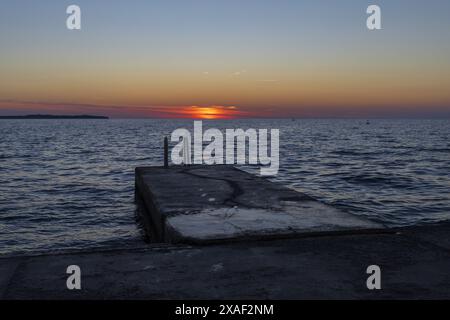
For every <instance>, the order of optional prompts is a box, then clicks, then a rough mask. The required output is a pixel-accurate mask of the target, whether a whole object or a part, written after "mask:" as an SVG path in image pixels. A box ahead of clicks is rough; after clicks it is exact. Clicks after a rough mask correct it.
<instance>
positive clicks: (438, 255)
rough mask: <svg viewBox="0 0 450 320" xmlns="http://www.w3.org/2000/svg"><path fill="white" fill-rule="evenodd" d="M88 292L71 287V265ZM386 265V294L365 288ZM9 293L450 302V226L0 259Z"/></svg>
mask: <svg viewBox="0 0 450 320" xmlns="http://www.w3.org/2000/svg"><path fill="white" fill-rule="evenodd" d="M71 264H77V265H79V266H80V267H81V270H82V290H81V291H69V290H67V289H66V277H67V275H66V273H65V271H66V268H67V266H68V265H71ZM372 264H376V265H379V266H380V267H381V271H382V274H381V282H382V290H379V291H369V290H368V289H367V287H366V280H367V277H368V275H367V274H366V268H367V266H369V265H372ZM0 298H2V299H238V298H241V299H313V298H316V299H419V298H422V299H450V223H445V224H442V225H437V226H426V227H414V228H408V229H402V230H398V232H396V233H391V234H368V235H363V234H354V235H334V236H323V237H310V238H301V239H285V240H270V241H259V242H247V243H244V242H239V243H228V244H220V245H219V244H218V245H210V246H198V247H197V246H194V247H186V246H158V247H151V248H148V249H139V250H117V251H110V252H97V253H95V252H94V253H75V254H63V255H48V256H37V257H19V258H5V259H0Z"/></svg>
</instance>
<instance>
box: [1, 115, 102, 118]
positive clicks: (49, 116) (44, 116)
mask: <svg viewBox="0 0 450 320" xmlns="http://www.w3.org/2000/svg"><path fill="white" fill-rule="evenodd" d="M0 119H109V117H104V116H92V115H72V116H70V115H51V114H30V115H26V116H0Z"/></svg>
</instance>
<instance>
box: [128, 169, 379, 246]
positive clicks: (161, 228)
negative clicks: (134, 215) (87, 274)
mask: <svg viewBox="0 0 450 320" xmlns="http://www.w3.org/2000/svg"><path fill="white" fill-rule="evenodd" d="M136 194H137V197H138V198H139V199H140V200H139V201H140V202H141V203H143V207H144V208H145V209H144V210H142V211H143V212H144V214H143V215H144V216H145V214H147V215H149V216H150V219H148V217H147V219H148V221H147V222H148V224H149V225H152V228H153V230H152V232H153V233H155V234H156V237H155V238H156V239H157V241H163V242H171V243H205V242H212V241H224V240H242V239H261V238H268V237H269V238H274V237H288V236H298V235H304V234H305V233H311V232H315V233H316V232H338V231H355V230H365V229H382V226H381V225H379V224H376V223H374V222H371V221H368V220H366V219H364V218H360V217H356V216H354V215H351V214H348V213H346V212H343V211H341V210H338V209H336V208H333V207H331V206H328V205H326V204H323V203H321V202H318V201H316V200H314V199H312V198H310V197H308V196H307V195H304V194H301V193H299V192H296V191H294V190H291V189H288V188H286V187H284V186H282V185H280V184H276V183H273V182H270V181H269V180H267V179H264V178H261V177H256V176H253V175H251V174H249V173H246V172H244V171H241V170H238V169H236V168H234V167H233V166H225V165H224V166H187V167H186V166H176V167H170V168H168V169H165V168H162V167H146V168H137V169H136ZM145 212H146V213H145ZM144 220H145V218H144ZM147 229H150V227H148V228H147Z"/></svg>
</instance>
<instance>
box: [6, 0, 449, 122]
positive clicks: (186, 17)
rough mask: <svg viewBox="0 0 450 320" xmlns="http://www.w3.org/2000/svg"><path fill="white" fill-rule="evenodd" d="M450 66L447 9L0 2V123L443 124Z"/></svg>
mask: <svg viewBox="0 0 450 320" xmlns="http://www.w3.org/2000/svg"><path fill="white" fill-rule="evenodd" d="M71 4H76V5H78V6H80V8H81V12H82V20H81V21H82V29H81V30H68V29H67V28H66V19H67V17H68V15H67V14H66V8H67V7H68V6H69V5H71ZM371 4H376V5H378V6H380V8H381V12H382V30H375V31H370V30H368V29H367V27H366V19H367V17H368V15H367V13H366V9H367V7H368V6H369V5H371ZM449 57H450V1H448V0H430V1H425V0H389V1H385V0H371V1H365V0H341V1H336V0H306V1H301V0H245V1H243V0H226V1H225V0H158V1H156V0H155V1H152V0H147V1H144V0H128V1H126V0H117V1H114V0H71V1H65V0H40V1H35V0H9V1H6V0H0V115H21V114H30V113H33V114H34V113H51V114H97V115H106V116H110V117H115V118H154V117H156V118H203V119H217V118H226V119H228V118H240V117H270V118H277V117H306V118H308V117H450V58H449Z"/></svg>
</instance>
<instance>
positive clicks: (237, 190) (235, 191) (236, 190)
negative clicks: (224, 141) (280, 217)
mask: <svg viewBox="0 0 450 320" xmlns="http://www.w3.org/2000/svg"><path fill="white" fill-rule="evenodd" d="M190 170H191V169H184V170H182V171H181V172H182V173H184V174H187V175H190V176H193V177H197V178H200V179H208V180H216V181H222V182H225V183H227V184H228V185H229V186H230V188H231V190H232V193H231V195H230V196H229V197H228V198H226V199H225V200H224V201H222V205H229V204H230V203H231V204H234V205H240V206H241V207H244V208H257V207H254V206H248V205H245V204H243V203H241V202H239V201H238V200H237V198H238V197H239V196H241V195H243V194H244V190H243V189H242V188H241V187H240V186H239V184H238V183H237V182H235V181H232V180H229V179H226V178H217V177H208V176H203V175H201V174H198V173H193V172H191V171H190ZM193 170H195V169H193Z"/></svg>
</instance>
